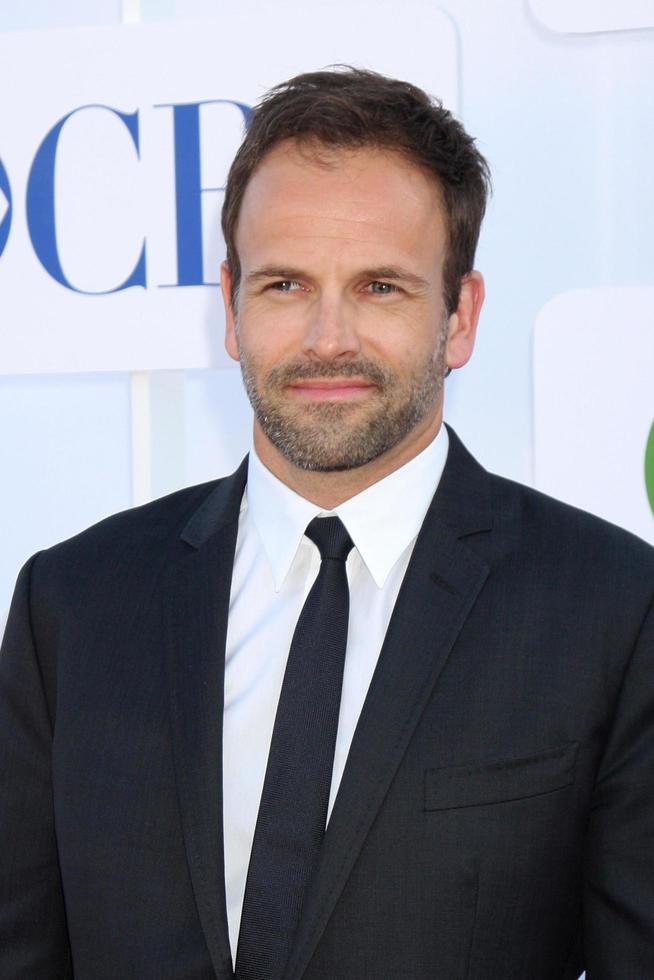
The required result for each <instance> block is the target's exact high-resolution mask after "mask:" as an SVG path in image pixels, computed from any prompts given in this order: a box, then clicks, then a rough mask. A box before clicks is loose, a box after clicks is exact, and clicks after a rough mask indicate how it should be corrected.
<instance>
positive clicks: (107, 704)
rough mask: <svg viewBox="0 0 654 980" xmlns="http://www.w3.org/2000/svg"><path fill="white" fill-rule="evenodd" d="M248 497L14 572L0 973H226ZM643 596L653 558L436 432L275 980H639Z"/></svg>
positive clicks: (200, 502)
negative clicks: (302, 901)
mask: <svg viewBox="0 0 654 980" xmlns="http://www.w3.org/2000/svg"><path fill="white" fill-rule="evenodd" d="M245 477H246V466H245V464H244V465H242V466H241V467H240V469H239V470H238V471H237V472H236V473H235V474H234V475H233V476H231V477H228V478H226V479H223V480H219V481H217V482H215V483H211V484H207V485H204V486H200V487H194V488H192V489H188V490H183V491H181V492H179V493H176V494H173V495H172V496H169V497H166V498H165V499H163V500H159V501H156V502H155V503H153V504H149V505H147V506H146V507H142V508H138V509H135V510H132V511H129V512H127V513H124V514H120V515H118V516H115V517H112V518H110V519H108V520H106V521H103V522H102V523H101V524H98V525H97V526H95V527H93V528H91V529H90V530H88V531H85V532H84V533H83V534H80V535H78V536H77V537H75V538H73V539H71V540H70V541H67V542H64V543H63V544H60V545H58V546H56V547H54V548H51V549H49V550H48V551H45V552H42V553H40V554H39V555H37V556H36V557H35V558H34V559H32V560H31V561H30V562H29V563H28V564H27V566H26V567H25V569H24V570H23V572H22V573H21V576H20V579H19V583H18V586H17V590H16V595H15V599H14V603H13V606H12V611H11V614H10V619H9V623H8V626H7V630H6V636H5V642H4V646H3V652H2V658H1V660H0V841H1V846H2V857H1V859H0V977H1V978H2V980H17V978H25V980H55V978H65V977H72V976H74V977H75V978H76V980H129V978H134V980H215V978H219V980H227V978H229V977H231V961H230V951H229V943H228V935H227V920H226V913H225V893H224V872H223V834H222V809H221V806H222V804H221V764H222V745H221V729H222V697H223V660H224V645H225V632H226V626H227V615H228V607H229V592H230V580H231V571H232V562H233V553H234V547H235V542H236V533H237V524H238V512H239V504H240V500H241V496H242V492H243V487H244V481H245ZM411 505H412V502H411V499H410V498H408V499H407V500H406V501H404V506H406V507H411ZM388 519H389V520H392V519H393V516H392V514H389V515H388ZM653 595H654V559H653V552H652V549H651V548H649V547H648V546H647V545H645V544H644V543H643V542H641V541H639V540H637V539H636V538H634V537H632V536H630V535H628V534H627V533H625V532H623V531H620V530H618V529H617V528H615V527H613V526H610V525H608V524H605V523H603V522H601V521H599V520H597V519H595V518H592V517H590V516H588V515H587V514H584V513H582V512H580V511H578V510H574V509H572V508H570V507H567V506H564V505H563V504H560V503H557V502H555V501H553V500H551V499H549V498H546V497H544V496H542V495H540V494H538V493H536V492H534V491H532V490H529V489H526V488H524V487H522V486H519V485H517V484H514V483H511V482H509V481H507V480H504V479H501V478H498V477H495V476H491V475H489V474H487V473H486V472H485V471H484V470H483V469H482V468H481V467H480V466H479V465H478V464H477V463H476V462H475V461H474V460H473V459H472V457H470V456H469V455H468V453H467V452H466V450H465V449H464V448H463V446H462V445H461V443H460V442H459V441H458V440H457V438H456V436H455V435H454V434H451V437H450V452H449V457H448V461H447V465H446V468H445V471H444V474H443V477H442V480H441V484H440V486H439V489H438V492H437V494H436V496H435V498H434V500H433V502H432V505H431V507H430V509H429V512H428V514H427V516H426V518H425V522H424V525H423V528H422V530H421V532H420V535H419V537H418V540H417V542H416V546H415V550H414V553H413V557H412V559H411V562H410V565H409V569H408V571H407V574H406V578H405V581H404V583H403V585H402V589H401V592H400V595H399V597H398V600H397V603H396V606H395V610H394V613H393V617H392V620H391V623H390V626H389V629H388V633H387V636H386V639H385V642H384V646H383V649H382V652H381V655H380V658H379V663H378V666H377V669H376V671H375V674H374V677H373V680H372V683H371V687H370V690H369V693H368V696H367V699H366V702H365V705H364V708H363V712H362V715H361V718H360V721H359V724H358V727H357V729H356V733H355V735H354V740H353V742H352V748H351V751H350V754H349V758H348V761H347V767H346V770H345V774H344V776H343V780H342V783H341V786H340V790H339V794H338V798H337V800H336V804H335V806H334V810H333V814H332V817H331V820H330V823H329V827H328V830H327V834H326V837H325V841H324V847H323V850H322V854H321V857H320V862H319V866H318V867H317V869H316V873H315V877H314V879H313V881H312V884H311V886H310V892H309V897H308V900H307V902H306V905H305V908H304V910H303V915H302V920H301V923H300V927H299V931H298V934H297V936H296V937H295V940H294V944H293V952H292V954H291V958H290V961H289V964H288V968H287V973H286V980H300V978H303V980H403V978H406V980H422V978H424V980H427V978H429V980H573V978H576V977H577V976H578V974H579V973H580V972H581V971H582V969H583V968H585V969H586V970H587V971H588V980H652V978H653V977H654V616H653V614H652V597H653Z"/></svg>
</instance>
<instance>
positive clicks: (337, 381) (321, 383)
mask: <svg viewBox="0 0 654 980" xmlns="http://www.w3.org/2000/svg"><path fill="white" fill-rule="evenodd" d="M374 387H375V385H373V384H371V383H370V382H369V381H364V380H363V379H357V378H306V379H298V380H297V381H294V382H293V383H292V384H290V385H289V386H288V388H289V389H290V391H291V392H292V394H293V395H295V396H297V397H298V398H304V399H306V400H308V401H343V400H347V399H353V398H361V397H362V396H364V395H365V394H366V393H367V392H369V391H370V390H371V389H372V388H374Z"/></svg>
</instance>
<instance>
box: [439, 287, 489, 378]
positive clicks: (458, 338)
mask: <svg viewBox="0 0 654 980" xmlns="http://www.w3.org/2000/svg"><path fill="white" fill-rule="evenodd" d="M485 294H486V291H485V288H484V278H483V276H482V274H481V272H475V271H473V272H469V273H468V274H467V275H466V276H464V277H463V279H462V280H461V293H460V295H459V303H458V306H457V308H456V310H455V311H454V313H452V315H451V316H450V318H449V321H448V328H447V347H446V350H445V363H446V364H447V366H448V367H449V368H460V367H463V365H464V364H467V363H468V361H469V360H470V358H471V356H472V350H473V347H474V346H475V337H476V336H477V324H478V322H479V314H480V312H481V307H482V303H483V302H484V296H485Z"/></svg>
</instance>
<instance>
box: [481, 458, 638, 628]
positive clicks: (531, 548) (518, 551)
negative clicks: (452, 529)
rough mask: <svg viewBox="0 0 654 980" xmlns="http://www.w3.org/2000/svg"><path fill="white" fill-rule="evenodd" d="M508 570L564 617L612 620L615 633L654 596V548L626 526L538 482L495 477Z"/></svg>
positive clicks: (524, 589)
mask: <svg viewBox="0 0 654 980" xmlns="http://www.w3.org/2000/svg"><path fill="white" fill-rule="evenodd" d="M489 481H490V486H491V488H492V495H493V500H494V508H493V509H494V514H495V521H496V524H495V527H496V529H499V530H500V532H503V533H501V534H500V538H501V539H502V541H503V544H504V546H503V548H502V552H501V555H499V556H496V557H497V558H498V561H497V564H496V566H495V567H496V570H497V571H498V572H499V574H500V578H501V577H502V574H503V573H504V574H505V575H507V576H508V578H507V581H510V582H512V583H513V586H512V587H513V588H514V589H516V590H517V591H519V592H520V593H525V594H530V595H531V596H532V601H533V603H536V604H537V605H538V606H542V605H543V604H547V605H548V606H549V607H550V608H556V609H560V610H561V623H562V628H563V623H565V624H566V628H574V623H575V621H577V622H578V623H579V624H581V623H582V622H587V620H588V618H589V617H590V618H591V619H592V620H593V622H594V623H596V624H598V629H599V628H600V625H599V624H602V623H603V624H604V626H603V627H601V628H602V629H604V630H605V631H606V635H607V638H610V637H612V636H614V635H615V636H616V637H617V636H619V635H626V634H627V633H629V632H630V631H633V630H634V629H637V628H638V624H640V623H642V622H643V620H644V618H645V617H646V616H647V615H648V613H649V612H650V611H651V609H652V605H653V603H654V548H652V546H651V545H649V544H648V543H647V542H646V541H644V540H642V538H639V537H637V536H636V535H634V534H631V533H630V532H629V531H626V530H624V528H621V527H618V526H616V525H615V524H611V523H610V522H608V521H605V520H602V519H601V518H599V517H596V516H595V515H593V514H590V513H587V512H586V511H584V510H581V509H579V508H577V507H573V506H571V505H569V504H566V503H563V502H562V501H560V500H556V499H554V498H552V497H549V496H547V495H546V494H544V493H540V492H539V491H537V490H534V489H532V488H530V487H526V486H522V485H521V484H518V483H514V482H513V481H511V480H507V479H504V478H503V477H498V476H489Z"/></svg>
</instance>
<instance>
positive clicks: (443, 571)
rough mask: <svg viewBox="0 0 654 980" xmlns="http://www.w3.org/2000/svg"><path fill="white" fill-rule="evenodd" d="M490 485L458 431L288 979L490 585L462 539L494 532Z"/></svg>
mask: <svg viewBox="0 0 654 980" xmlns="http://www.w3.org/2000/svg"><path fill="white" fill-rule="evenodd" d="M487 487H488V484H487V476H486V474H485V473H484V471H483V470H482V469H481V467H479V466H478V464H476V463H475V462H474V460H472V457H470V456H468V454H467V452H466V450H465V449H464V448H463V446H462V445H461V443H459V442H458V440H457V439H456V436H454V434H453V433H452V434H451V435H450V454H449V456H448V465H447V467H446V469H445V472H444V474H443V478H442V480H441V485H440V487H439V490H438V492H437V494H436V496H435V498H434V501H433V502H432V505H431V507H430V509H429V511H428V513H427V516H426V518H425V521H424V524H423V527H422V529H421V531H420V534H419V535H418V538H417V540H416V544H415V548H414V551H413V555H412V558H411V561H410V563H409V567H408V569H407V573H406V575H405V578H404V581H403V583H402V587H401V589H400V593H399V595H398V598H397V602H396V604H395V608H394V611H393V615H392V617H391V621H390V624H389V627H388V631H387V634H386V638H385V640H384V644H383V646H382V650H381V653H380V656H379V661H378V664H377V667H376V669H375V673H374V675H373V679H372V682H371V685H370V689H369V691H368V695H367V697H366V701H365V704H364V707H363V710H362V713H361V717H360V719H359V722H358V725H357V728H356V731H355V734H354V738H353V740H352V745H351V748H350V752H349V755H348V759H347V765H346V767H345V772H344V774H343V778H342V781H341V785H340V787H339V791H338V795H337V797H336V801H335V804H334V809H333V811H332V815H331V819H330V822H329V826H328V828H327V833H326V835H325V840H324V844H323V848H322V852H321V855H320V861H319V864H318V867H317V869H316V873H315V875H314V878H313V880H312V883H311V886H310V889H309V894H308V896H307V900H306V903H305V906H304V910H303V914H302V920H301V923H300V927H299V929H298V934H297V937H296V942H295V944H294V950H293V953H292V954H291V957H290V960H289V964H288V968H287V971H286V974H285V980H300V978H301V977H302V975H303V973H304V971H305V969H306V967H307V965H308V963H309V961H310V959H311V957H312V955H313V952H314V950H315V948H316V945H317V944H318V942H319V940H320V937H321V935H322V933H323V931H324V929H325V926H326V925H327V922H328V920H329V917H330V915H331V913H332V910H333V908H334V906H335V904H336V902H337V900H338V898H339V896H340V894H341V892H342V890H343V887H344V885H345V883H346V881H347V879H348V876H349V874H350V872H351V869H352V867H353V865H354V862H355V860H356V858H357V856H358V854H359V852H360V850H361V848H362V846H363V844H364V841H365V838H366V836H367V834H368V831H369V830H370V827H371V825H372V823H373V820H374V819H375V817H376V815H377V813H378V811H379V808H380V807H381V805H382V803H383V800H384V797H385V795H386V793H387V792H388V789H389V786H390V784H391V782H392V780H393V778H394V776H395V773H396V771H397V769H398V766H399V765H400V763H401V761H402V757H403V755H404V753H405V751H406V748H407V746H408V744H409V741H410V739H411V736H412V734H413V732H414V730H415V727H416V725H417V723H418V721H419V719H420V716H421V714H422V712H423V710H424V707H425V705H426V703H427V701H428V699H429V697H430V695H431V693H432V691H433V689H434V686H435V685H436V683H437V681H438V677H439V674H440V673H441V671H442V669H443V667H444V666H445V663H446V662H447V659H448V656H449V655H450V651H451V649H452V646H453V644H454V642H455V640H456V638H457V636H458V635H459V632H460V631H461V628H462V626H463V624H464V622H465V620H466V618H467V616H468V615H469V613H470V610H471V609H472V606H473V604H474V602H475V599H476V597H477V595H478V594H479V591H480V589H481V588H482V586H483V584H484V582H485V581H486V578H487V576H488V573H489V568H488V565H487V564H486V563H485V562H484V561H482V560H481V559H480V558H479V557H478V556H477V555H476V554H475V552H474V551H473V550H472V549H471V548H469V547H468V546H467V545H466V544H465V543H464V542H463V541H462V540H460V539H461V538H464V537H465V536H467V535H470V534H476V533H479V532H481V531H485V530H489V529H490V526H491V519H490V500H489V493H488V489H487ZM460 494H462V497H461V496H460Z"/></svg>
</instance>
